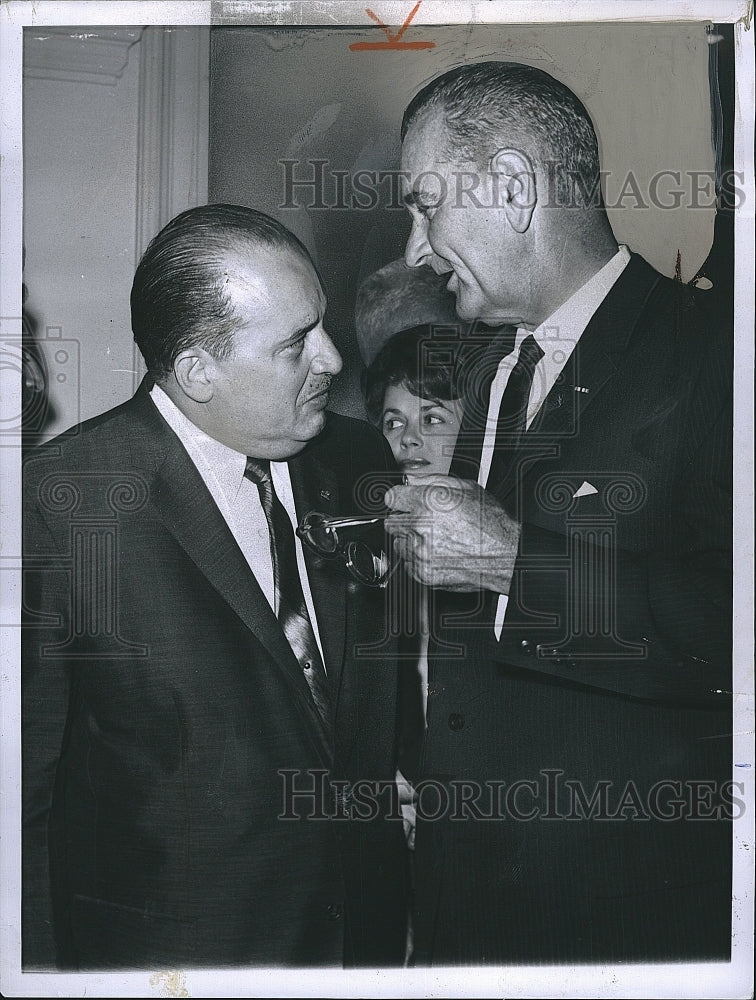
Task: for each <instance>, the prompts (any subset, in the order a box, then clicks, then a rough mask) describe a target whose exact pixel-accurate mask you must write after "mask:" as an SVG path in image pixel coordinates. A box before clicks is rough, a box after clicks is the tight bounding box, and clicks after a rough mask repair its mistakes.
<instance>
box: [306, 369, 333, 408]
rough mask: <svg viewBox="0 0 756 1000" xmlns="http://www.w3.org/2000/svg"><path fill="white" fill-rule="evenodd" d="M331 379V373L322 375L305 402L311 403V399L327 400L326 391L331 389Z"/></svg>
mask: <svg viewBox="0 0 756 1000" xmlns="http://www.w3.org/2000/svg"><path fill="white" fill-rule="evenodd" d="M332 380H333V377H332V376H331V375H324V376H323V378H322V379H321V381H320V382H319V383H318V385H317V387H316V388H315V391H314V392H313V393H311V394H310V395H309V396H308V397H307V399H306V400H305V402H306V403H311V402H313V401H320V400H323V399H324V400H325V401H326V402H328V393H329V392H330V389H331V382H332Z"/></svg>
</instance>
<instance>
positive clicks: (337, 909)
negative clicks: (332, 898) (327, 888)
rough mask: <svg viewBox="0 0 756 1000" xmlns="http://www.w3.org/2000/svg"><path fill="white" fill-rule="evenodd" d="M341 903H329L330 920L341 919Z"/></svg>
mask: <svg viewBox="0 0 756 1000" xmlns="http://www.w3.org/2000/svg"><path fill="white" fill-rule="evenodd" d="M341 913H342V910H341V903H329V904H328V919H329V920H341Z"/></svg>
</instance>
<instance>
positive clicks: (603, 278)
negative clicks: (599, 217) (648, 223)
mask: <svg viewBox="0 0 756 1000" xmlns="http://www.w3.org/2000/svg"><path fill="white" fill-rule="evenodd" d="M629 260H630V251H629V250H628V248H627V247H626V246H625V245H624V244H620V246H619V247H618V249H617V252H616V254H614V256H613V257H612V258H611V259H610V260H608V261H607V262H606V264H604V266H603V267H602V268H601V269H600V270H599V271H597V272H596V273H595V274H594V275H593V276H592V277H591V278H589V279H588V281H586V283H585V284H584V285H581V286H580V288H578V290H577V291H576V292H575V293H574V295H571V296H570V298H569V299H567V301H566V302H563V303H562V304H561V305H560V306H559V307H558V308H557V309H556V310H555V311H554V312H553V313H552V314H551V316H549V317H548V318H547V319H545V320H544V321H543V322H542V323H541V324H539V326H538V327H536V329H535V330H533V336H534V337H535V339H536V341H537V342H538V344H539V346H540V347H541V348H542V349H543V350H544V352H545V353H546V354H547V355H548V354H549V348H550V347H553V342H554V340H555V338H556V339H559V340H564V341H567V342H568V343H570V342H571V343H572V344H573V346H574V344H575V343H577V341H578V340H579V338H580V335H581V334H582V332H583V331H584V330H585V328H586V327H587V326H588V323H589V322H590V320H591V317H592V316H593V314H594V313H595V312H596V310H597V309H598V307H599V306H600V305H601V303H602V302H603V301H604V299H605V298H606V296H607V295H608V294H609V291H610V289H611V287H612V285H614V283H615V282H616V281H617V279H618V278H619V276H620V275H621V274H622V272H623V271H624V270H625V268H626V267H627V264H628V262H629ZM528 332H529V331H527V330H524V329H522V328H520V329H518V331H517V340H516V342H515V350H516V351H519V347H520V344H521V343H522V341H523V340H524V339H525V337H526V336H527V335H528Z"/></svg>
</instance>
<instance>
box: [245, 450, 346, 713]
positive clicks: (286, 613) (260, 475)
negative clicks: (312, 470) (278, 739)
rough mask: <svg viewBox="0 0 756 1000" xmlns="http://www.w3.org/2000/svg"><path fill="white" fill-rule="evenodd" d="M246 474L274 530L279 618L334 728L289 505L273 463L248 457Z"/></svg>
mask: <svg viewBox="0 0 756 1000" xmlns="http://www.w3.org/2000/svg"><path fill="white" fill-rule="evenodd" d="M244 475H245V476H246V477H247V479H249V480H251V482H253V483H254V484H255V485H256V486H257V490H258V493H259V494H260V502H261V504H262V508H263V510H264V511H265V518H266V520H267V522H268V531H269V532H270V554H271V557H272V560H273V584H274V588H275V595H276V607H277V608H278V621H279V622H280V624H281V628H282V629H283V633H284V635H285V636H286V639H287V641H288V643H289V645H290V646H291V649H292V651H293V653H294V655H295V656H296V658H297V660H298V661H299V665H300V666H301V667H302V671H303V673H304V675H305V678H306V679H307V683H308V684H309V686H310V691H311V692H312V698H313V701H314V702H315V705H316V706H317V709H318V711H319V712H320V715H321V717H322V719H323V721H324V722H325V724H326V726H327V727H328V728H330V719H331V712H330V702H331V699H330V690H329V686H328V678H327V677H326V673H325V668H324V666H323V661H322V659H321V657H320V650H319V649H318V644H317V642H316V640H315V633H314V632H313V629H312V623H311V621H310V616H309V614H308V613H307V605H306V604H305V599H304V593H303V591H302V581H301V580H300V578H299V567H298V566H297V550H296V543H295V541H294V530H293V528H292V526H291V521H290V520H289V515H288V514H287V513H286V508H285V507H284V505H283V504H282V503H281V501H280V500H279V499H278V497H277V496H276V491H275V489H274V488H273V480H272V479H271V476H270V462H267V461H264V460H262V459H255V458H248V459H247V466H246V468H245V470H244Z"/></svg>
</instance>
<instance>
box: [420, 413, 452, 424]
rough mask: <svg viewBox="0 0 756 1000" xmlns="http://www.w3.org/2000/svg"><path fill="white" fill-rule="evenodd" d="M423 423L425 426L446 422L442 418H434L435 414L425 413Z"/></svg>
mask: <svg viewBox="0 0 756 1000" xmlns="http://www.w3.org/2000/svg"><path fill="white" fill-rule="evenodd" d="M423 423H426V424H445V423H446V421H445V420H444V418H443V417H438V416H436V414H435V413H426V414H425V416H424V417H423Z"/></svg>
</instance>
